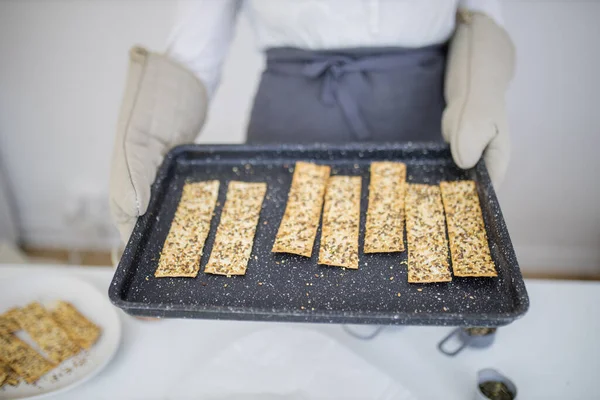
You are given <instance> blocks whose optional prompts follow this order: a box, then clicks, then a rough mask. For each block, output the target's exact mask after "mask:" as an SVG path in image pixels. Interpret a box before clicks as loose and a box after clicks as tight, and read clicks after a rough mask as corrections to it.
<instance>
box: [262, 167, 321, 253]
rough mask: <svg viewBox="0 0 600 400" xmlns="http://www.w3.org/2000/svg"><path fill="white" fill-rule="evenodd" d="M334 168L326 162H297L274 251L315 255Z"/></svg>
mask: <svg viewBox="0 0 600 400" xmlns="http://www.w3.org/2000/svg"><path fill="white" fill-rule="evenodd" d="M330 170H331V168H330V167H328V166H326V165H317V164H311V163H307V162H301V161H299V162H297V163H296V167H295V170H294V176H293V178H292V185H291V187H290V191H289V193H288V200H287V205H286V207H285V213H284V214H283V218H282V220H281V224H280V225H279V230H278V231H277V236H276V237H275V243H274V244H273V252H274V253H292V254H298V255H301V256H305V257H310V256H311V255H312V251H313V245H314V242H315V237H316V236H317V229H318V228H319V219H320V218H321V209H322V208H323V197H324V195H325V189H326V188H327V180H328V179H329V173H330Z"/></svg>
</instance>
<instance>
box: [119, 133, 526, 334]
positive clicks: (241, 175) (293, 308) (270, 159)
mask: <svg viewBox="0 0 600 400" xmlns="http://www.w3.org/2000/svg"><path fill="white" fill-rule="evenodd" d="M298 160H306V161H314V162H316V163H323V164H327V165H330V166H331V167H332V174H333V175H360V176H362V177H363V180H362V200H361V210H362V211H361V223H360V230H361V232H360V239H359V244H360V249H361V253H360V267H359V269H358V270H350V269H342V268H339V267H328V266H322V265H318V264H317V255H318V249H319V240H320V236H321V232H320V229H319V232H318V234H317V239H316V242H315V247H314V249H313V256H312V258H304V257H301V256H295V255H289V254H273V253H271V247H272V246H273V241H274V239H275V235H276V232H277V228H278V227H279V222H280V221H281V217H282V216H283V212H284V209H285V204H286V200H287V193H288V190H289V187H290V184H291V180H292V172H293V166H294V163H295V162H296V161H298ZM378 160H394V161H402V162H405V163H406V164H407V179H408V181H409V182H417V183H432V184H434V183H438V182H439V181H441V180H460V179H473V180H475V181H477V184H478V185H477V186H478V191H479V198H480V200H481V207H482V210H483V216H484V220H485V224H486V229H487V232H488V238H489V242H490V248H491V253H492V257H493V259H494V262H495V264H496V268H497V270H498V278H457V277H454V278H453V280H452V282H449V283H435V284H409V283H408V282H407V271H406V263H405V261H406V254H407V253H406V252H402V253H388V254H363V253H362V247H363V239H364V225H365V217H366V208H367V201H368V186H369V164H370V163H371V162H372V161H378ZM209 179H218V180H220V181H221V187H220V190H219V200H218V201H219V204H220V205H218V206H217V208H216V215H215V217H214V218H213V221H212V227H211V233H210V235H209V237H208V239H207V242H206V245H205V251H204V255H203V257H202V259H201V265H200V273H199V274H198V276H197V277H196V278H160V279H158V278H154V275H153V274H154V271H155V269H156V266H157V263H158V258H159V254H160V251H161V248H162V245H163V242H164V240H165V238H166V236H167V233H168V230H169V226H170V223H171V220H172V218H173V215H174V213H175V209H176V207H177V203H178V201H179V197H180V194H181V189H182V187H183V184H184V183H185V182H186V181H201V180H209ZM231 180H241V181H248V182H267V184H268V190H267V196H266V198H265V201H264V203H263V209H262V212H261V216H260V221H259V225H258V228H257V231H256V239H255V243H254V249H253V251H252V256H251V259H250V262H249V264H248V270H247V273H246V275H245V276H234V277H231V278H227V277H225V276H217V275H209V274H205V273H204V272H203V270H204V266H205V265H206V263H207V261H208V257H209V255H210V251H211V249H212V246H213V242H214V239H215V232H216V228H217V224H218V221H219V217H220V214H221V210H222V207H223V203H224V201H225V192H226V190H227V184H228V182H229V181H231ZM403 261H404V263H402V262H403ZM109 296H110V299H111V301H112V302H113V303H114V304H115V305H116V306H118V307H120V308H122V309H123V310H125V311H126V312H128V313H129V314H132V315H138V316H154V317H168V318H206V319H238V320H263V321H264V320H267V321H300V322H329V323H369V324H409V325H461V326H500V325H505V324H508V323H510V322H512V321H513V320H515V319H516V318H518V317H520V316H522V315H523V314H524V313H525V312H526V311H527V308H528V306H529V299H528V296H527V292H526V290H525V285H524V283H523V278H522V276H521V272H520V269H519V266H518V263H517V259H516V257H515V253H514V250H513V246H512V243H511V241H510V237H509V235H508V232H507V230H506V226H505V223H504V219H503V217H502V213H501V211H500V207H499V205H498V200H497V198H496V195H495V193H494V190H493V188H492V185H491V183H490V180H489V177H488V174H487V171H486V169H485V166H484V164H483V163H482V162H480V163H479V164H478V165H477V167H476V168H474V169H472V170H468V171H462V170H460V169H458V168H457V167H456V166H455V165H454V163H453V162H452V159H451V156H450V152H449V150H448V148H447V147H446V146H445V145H441V144H419V145H411V144H403V145H398V144H349V145H343V146H339V145H338V146H333V145H327V146H325V145H310V146H293V145H287V146H248V145H234V146H231V145H219V146H203V145H188V146H182V147H178V148H176V149H174V150H172V151H171V152H170V153H169V154H168V155H167V156H166V157H165V161H164V162H163V165H162V166H161V168H160V170H159V172H158V175H157V179H156V181H155V183H154V185H153V187H152V199H151V201H150V206H149V208H148V212H147V213H146V214H145V215H144V216H143V217H142V218H140V219H139V221H138V223H137V225H136V227H135V230H134V232H133V234H132V236H131V238H130V240H129V243H128V244H127V247H126V249H125V252H124V254H123V257H122V258H121V262H120V263H119V266H118V269H117V271H116V273H115V276H114V278H113V281H112V284H111V286H110V289H109Z"/></svg>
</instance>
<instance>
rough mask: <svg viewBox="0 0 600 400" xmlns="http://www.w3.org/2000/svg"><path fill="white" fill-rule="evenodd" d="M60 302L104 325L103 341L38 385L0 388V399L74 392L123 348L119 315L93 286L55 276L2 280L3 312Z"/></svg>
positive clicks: (1, 309)
mask: <svg viewBox="0 0 600 400" xmlns="http://www.w3.org/2000/svg"><path fill="white" fill-rule="evenodd" d="M23 268H26V267H23ZM57 300H66V301H68V302H71V303H72V304H73V305H74V306H75V307H77V309H78V310H79V311H80V312H81V313H82V314H83V315H85V316H86V318H88V319H90V320H91V321H93V322H94V323H96V324H97V325H98V326H100V327H101V328H102V335H101V336H100V339H99V340H98V342H97V343H96V344H95V345H94V346H93V347H92V348H91V349H90V350H89V351H82V352H81V353H79V354H78V355H76V356H75V357H73V358H71V359H69V360H66V361H65V362H63V363H62V364H60V365H59V366H58V367H56V368H55V369H54V370H52V371H51V372H49V373H48V374H46V375H45V376H44V377H42V378H41V379H40V380H39V381H38V382H37V383H36V384H35V385H28V384H26V383H25V382H23V381H21V383H20V384H19V386H17V387H10V386H8V387H7V385H5V386H4V387H2V388H0V400H5V399H33V398H35V399H37V398H40V397H45V396H48V395H51V394H52V395H54V394H57V393H59V392H63V391H65V390H68V389H71V388H72V387H74V386H76V385H79V384H81V383H83V382H84V381H86V380H88V379H90V378H91V377H93V376H94V375H96V374H97V373H98V372H100V370H101V369H102V368H103V367H105V366H106V364H108V362H109V361H110V359H111V358H112V357H113V355H114V354H115V352H116V350H117V348H118V347H119V342H120V339H121V321H120V319H119V315H118V314H117V311H116V309H115V308H114V307H113V305H112V304H111V303H110V302H109V300H108V297H107V295H106V294H105V293H101V292H100V291H98V290H97V289H96V288H95V287H93V286H92V285H90V284H89V283H87V282H85V281H82V280H80V279H76V278H72V277H66V276H65V277H56V276H54V275H43V276H42V275H37V276H36V275H32V276H20V277H12V278H5V279H0V313H2V312H4V311H6V310H7V309H9V308H11V307H15V306H24V305H26V304H28V303H30V302H32V301H39V302H41V303H42V304H44V305H51V304H52V303H53V302H55V301H57ZM18 336H19V337H21V338H22V339H24V340H26V341H27V342H28V343H30V344H32V342H31V340H30V339H29V338H27V336H26V335H23V334H22V333H19V334H18ZM34 347H35V346H34Z"/></svg>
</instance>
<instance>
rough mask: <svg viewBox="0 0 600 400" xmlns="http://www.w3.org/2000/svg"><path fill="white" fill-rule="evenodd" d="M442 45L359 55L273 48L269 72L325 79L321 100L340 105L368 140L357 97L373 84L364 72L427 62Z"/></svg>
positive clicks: (352, 125) (353, 126)
mask: <svg viewBox="0 0 600 400" xmlns="http://www.w3.org/2000/svg"><path fill="white" fill-rule="evenodd" d="M441 48H442V47H441V46H437V45H436V46H430V47H425V48H420V49H408V50H398V51H397V52H391V53H385V54H365V55H361V56H358V57H356V56H355V57H349V56H345V55H343V54H339V52H326V51H310V50H301V49H294V48H284V49H272V50H267V71H270V72H275V73H280V74H286V75H297V76H305V77H307V78H310V79H315V80H317V79H319V80H321V81H322V82H321V94H320V101H321V102H322V103H323V105H325V106H329V107H332V106H335V105H337V106H338V107H339V108H340V110H341V111H342V114H343V115H344V118H345V120H346V123H347V124H348V127H349V128H350V129H351V130H352V132H353V133H354V135H355V136H356V137H357V138H359V139H362V140H365V139H368V138H370V137H371V132H370V131H369V128H368V127H367V124H366V123H365V121H364V118H363V117H362V115H361V112H360V109H359V106H358V102H357V100H356V97H357V96H360V95H361V94H364V93H365V92H366V91H367V90H368V89H369V87H370V85H369V82H368V80H367V77H366V75H365V74H364V73H365V72H377V71H385V70H390V69H396V68H403V67H409V66H410V67H414V66H415V65H419V64H420V65H425V64H427V62H428V61H435V60H438V59H439V51H440V49H441ZM342 51H343V50H342ZM342 78H343V82H342Z"/></svg>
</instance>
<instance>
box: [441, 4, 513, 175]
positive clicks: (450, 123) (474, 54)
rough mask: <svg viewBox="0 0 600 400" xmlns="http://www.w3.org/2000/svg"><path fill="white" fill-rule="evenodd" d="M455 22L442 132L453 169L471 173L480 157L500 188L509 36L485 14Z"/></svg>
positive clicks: (506, 148)
mask: <svg viewBox="0 0 600 400" xmlns="http://www.w3.org/2000/svg"><path fill="white" fill-rule="evenodd" d="M458 19H459V21H458V24H457V28H456V32H455V33H454V37H453V38H452V41H451V43H450V49H449V54H448V62H447V67H446V84H445V85H446V86H445V96H446V103H447V105H446V110H445V111H444V114H443V117H442V132H443V135H444V139H445V140H446V142H448V143H449V144H450V148H451V150H452V157H453V158H454V162H455V163H456V165H458V166H459V167H461V168H471V167H473V166H474V165H475V164H476V163H477V161H479V159H480V158H481V156H482V155H483V158H484V160H485V164H486V166H487V169H488V171H489V174H490V177H491V179H492V183H493V184H494V186H495V187H498V185H500V183H501V182H502V180H503V178H504V174H505V173H506V169H507V167H508V161H509V155H510V141H509V135H508V124H507V120H506V108H505V100H504V95H505V93H506V90H507V88H508V84H509V82H510V80H511V79H512V76H513V71H514V59H515V50H514V47H513V44H512V42H511V40H510V37H509V36H508V33H507V32H506V31H505V30H504V29H503V28H502V27H500V26H499V25H497V24H496V23H495V22H494V21H493V20H492V19H491V18H489V17H487V16H486V15H484V14H480V13H472V12H464V11H462V10H461V11H460V12H459V18H458Z"/></svg>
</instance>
